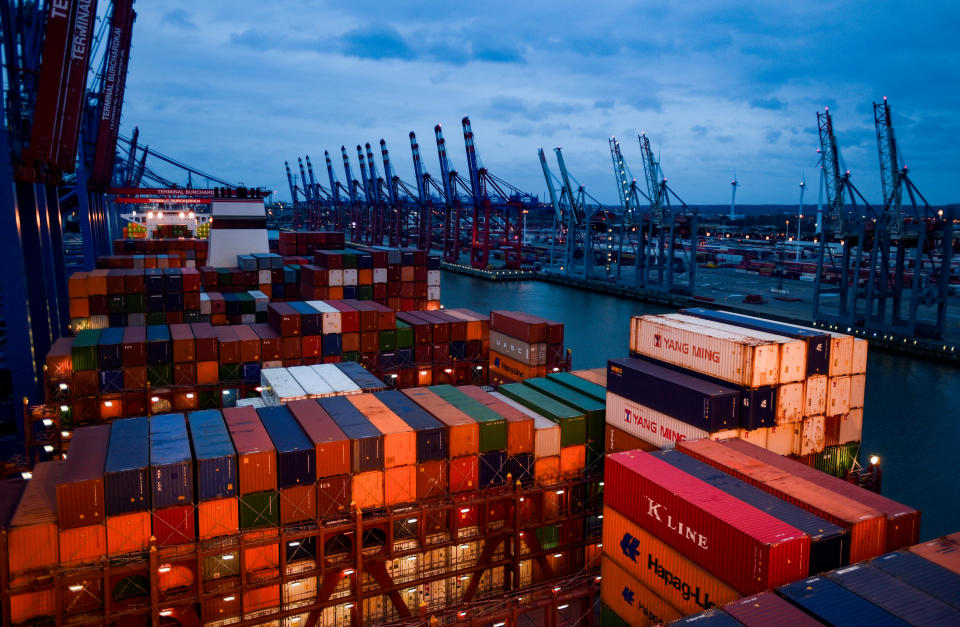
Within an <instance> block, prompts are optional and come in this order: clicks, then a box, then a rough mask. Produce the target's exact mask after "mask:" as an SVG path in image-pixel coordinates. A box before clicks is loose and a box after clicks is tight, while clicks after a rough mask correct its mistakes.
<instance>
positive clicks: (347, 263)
mask: <svg viewBox="0 0 960 627" xmlns="http://www.w3.org/2000/svg"><path fill="white" fill-rule="evenodd" d="M343 267H344V268H346V269H350V270H356V269H357V256H356V255H355V254H353V253H349V252H347V251H343Z"/></svg>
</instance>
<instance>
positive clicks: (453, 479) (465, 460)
mask: <svg viewBox="0 0 960 627" xmlns="http://www.w3.org/2000/svg"><path fill="white" fill-rule="evenodd" d="M449 468H450V491H451V492H471V491H474V490H476V489H477V486H478V485H479V484H480V475H479V473H480V458H479V457H477V456H476V455H465V456H463V457H454V458H452V459H451V460H450V465H449Z"/></svg>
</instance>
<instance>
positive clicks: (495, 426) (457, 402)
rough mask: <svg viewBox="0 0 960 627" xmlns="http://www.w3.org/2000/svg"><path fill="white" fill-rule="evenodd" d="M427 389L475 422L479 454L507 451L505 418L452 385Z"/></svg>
mask: <svg viewBox="0 0 960 627" xmlns="http://www.w3.org/2000/svg"><path fill="white" fill-rule="evenodd" d="M428 389H429V390H430V391H431V392H433V393H434V394H436V395H437V396H439V397H440V398H442V399H443V400H445V401H447V402H448V403H450V404H451V405H453V406H454V407H456V408H457V409H459V410H460V411H462V412H463V413H465V414H466V415H468V416H470V417H471V418H473V419H474V420H476V421H477V423H478V424H479V427H480V452H481V453H487V452H489V451H505V450H507V420H506V418H504V417H503V416H501V415H500V414H498V413H497V412H495V411H493V410H492V409H490V408H489V407H487V406H486V405H483V404H482V403H480V402H479V401H477V400H475V399H473V398H471V397H469V396H467V395H466V394H464V393H463V392H461V391H460V390H458V389H457V388H455V387H453V386H452V385H434V386H431V387H429V388H428Z"/></svg>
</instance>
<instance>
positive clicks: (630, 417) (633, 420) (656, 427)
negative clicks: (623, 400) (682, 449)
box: [623, 406, 687, 443]
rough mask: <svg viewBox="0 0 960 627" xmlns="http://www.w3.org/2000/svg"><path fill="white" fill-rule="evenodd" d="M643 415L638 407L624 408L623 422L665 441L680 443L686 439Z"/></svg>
mask: <svg viewBox="0 0 960 627" xmlns="http://www.w3.org/2000/svg"><path fill="white" fill-rule="evenodd" d="M643 414H644V412H643V410H642V409H641V408H640V407H636V406H632V407H624V408H623V421H624V422H625V423H626V424H628V425H636V426H638V427H640V428H641V429H643V430H644V431H649V432H650V433H652V434H653V435H657V436H660V437H661V438H663V439H665V440H671V441H673V442H677V443H680V442H683V441H684V440H686V439H687V436H686V435H684V434H682V433H677V432H676V431H674V430H673V429H671V428H670V427H668V426H667V425H665V424H662V423H660V422H658V421H657V419H656V418H649V417H647V416H644V415H643Z"/></svg>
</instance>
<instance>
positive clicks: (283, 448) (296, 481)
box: [257, 405, 317, 488]
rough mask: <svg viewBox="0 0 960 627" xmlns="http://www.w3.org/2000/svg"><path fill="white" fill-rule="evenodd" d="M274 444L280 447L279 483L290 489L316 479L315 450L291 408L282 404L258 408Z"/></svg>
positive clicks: (278, 450) (261, 419)
mask: <svg viewBox="0 0 960 627" xmlns="http://www.w3.org/2000/svg"><path fill="white" fill-rule="evenodd" d="M257 415H258V416H260V422H262V423H263V426H264V428H265V429H266V430H267V433H268V434H270V439H271V440H272V441H273V445H274V446H276V447H277V485H278V487H281V488H290V487H293V486H297V485H307V484H310V483H314V482H315V481H316V480H317V464H316V449H314V446H313V443H312V442H310V439H309V438H308V437H307V434H306V433H304V432H303V429H301V428H300V425H299V424H298V423H297V419H296V418H294V417H293V414H291V413H290V410H289V409H287V408H286V407H284V406H282V405H280V406H277V407H261V408H258V409H257Z"/></svg>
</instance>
